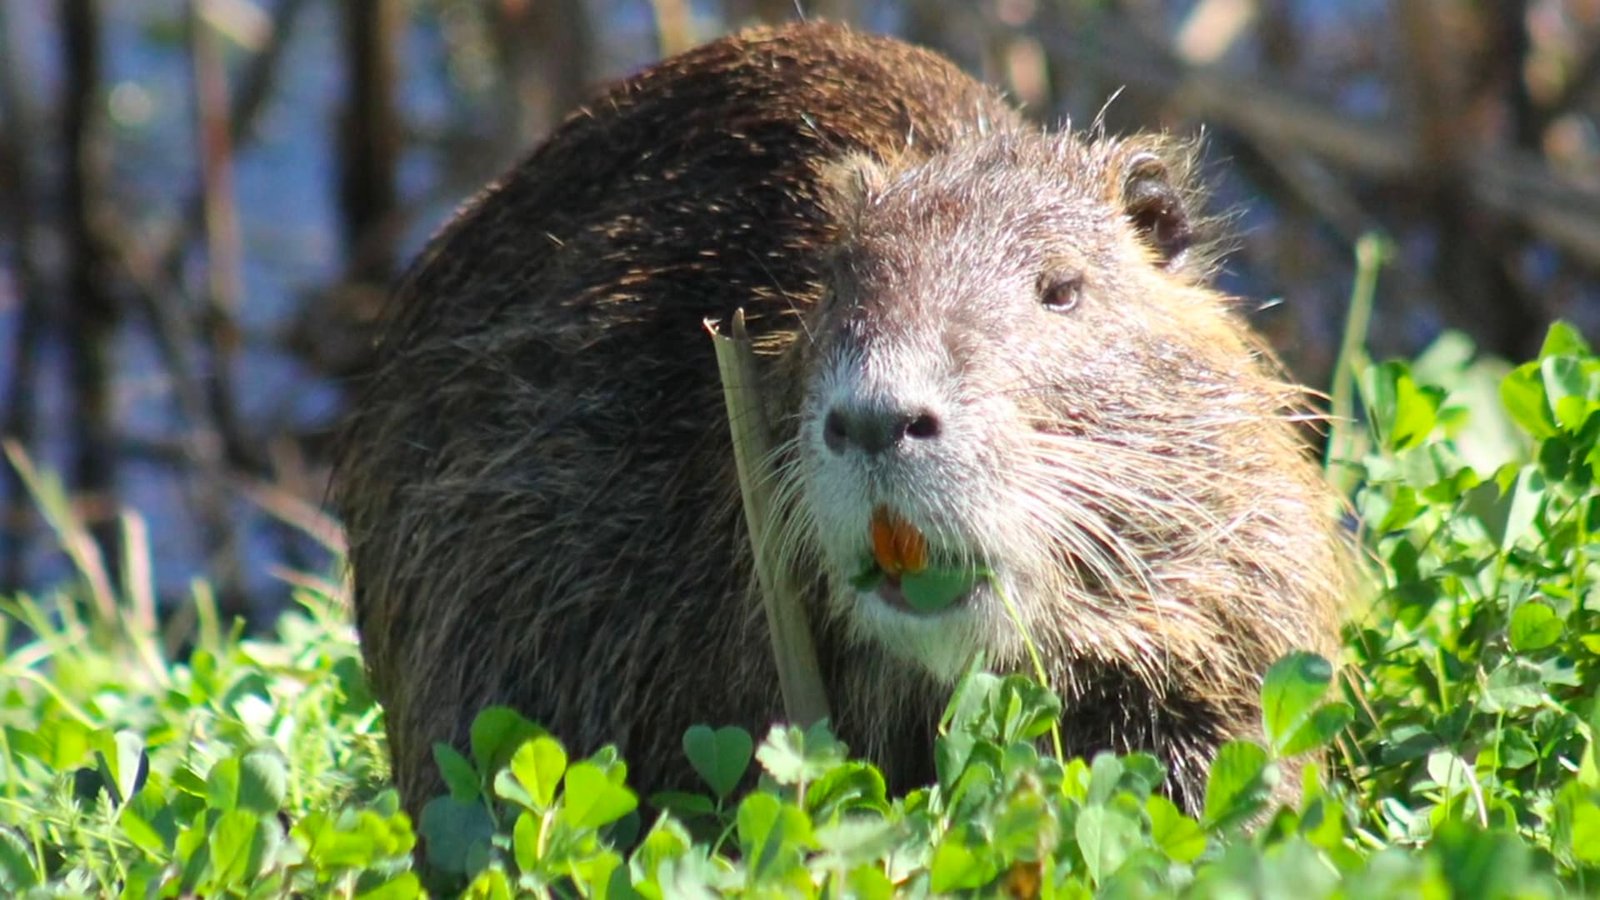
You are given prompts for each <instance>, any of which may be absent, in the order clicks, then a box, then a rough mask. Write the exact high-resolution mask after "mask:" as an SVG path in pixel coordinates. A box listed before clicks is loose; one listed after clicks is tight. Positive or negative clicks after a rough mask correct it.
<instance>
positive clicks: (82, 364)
mask: <svg viewBox="0 0 1600 900" xmlns="http://www.w3.org/2000/svg"><path fill="white" fill-rule="evenodd" d="M61 19H62V21H61V33H62V40H63V45H64V46H63V53H62V59H63V65H64V66H65V71H66V83H65V98H64V102H63V104H62V106H63V110H62V115H61V123H62V131H61V142H62V147H63V152H64V154H65V157H66V159H67V164H66V166H65V170H64V179H63V184H62V206H63V208H64V219H65V224H64V231H65V233H66V243H67V254H66V261H65V268H66V279H65V282H66V291H65V298H64V299H65V305H66V316H65V323H64V324H65V328H66V336H67V339H68V341H69V345H70V346H71V362H70V373H71V374H70V380H71V384H72V394H73V398H74V400H75V402H76V406H77V409H76V415H75V416H74V417H73V425H74V429H73V430H74V435H73V438H74V441H73V443H74V447H73V461H72V465H71V472H72V478H73V482H74V487H75V489H76V490H77V491H79V492H82V493H83V494H84V495H86V496H87V497H89V498H91V499H93V500H96V501H105V500H109V499H110V498H111V497H112V496H113V495H114V485H115V484H116V457H115V455H114V454H113V453H112V452H111V443H112V435H113V432H114V423H113V420H112V414H113V409H112V403H111V383H110V382H111V362H110V352H111V339H112V337H113V335H114V334H115V331H116V327H117V308H116V302H115V301H114V299H113V298H112V296H111V294H110V292H109V291H107V290H106V283H105V275H106V273H105V252H104V242H103V240H102V237H101V235H102V232H101V230H100V229H99V228H98V227H97V210H96V204H97V198H98V197H100V196H102V190H101V186H102V178H101V175H102V170H103V168H104V160H103V159H102V156H103V151H104V147H103V146H101V144H100V140H99V125H98V119H99V116H98V112H99V98H100V36H101V35H100V13H99V9H98V6H97V4H96V3H95V0H66V2H65V3H64V4H63V6H62V16H61ZM108 505H110V506H113V507H114V506H115V503H114V502H113V503H110V504H108ZM90 528H91V531H92V533H93V534H94V537H95V540H96V541H97V542H98V544H99V548H100V551H101V556H102V557H103V558H104V559H105V560H106V565H107V566H115V561H116V555H115V554H114V553H112V552H111V549H112V547H113V546H114V545H115V542H116V525H115V522H114V521H112V519H111V518H109V517H105V518H100V519H98V520H96V521H94V522H91V523H90ZM112 580H113V581H114V580H115V577H113V578H112Z"/></svg>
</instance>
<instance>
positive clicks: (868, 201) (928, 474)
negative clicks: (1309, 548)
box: [794, 133, 1304, 679]
mask: <svg viewBox="0 0 1600 900" xmlns="http://www.w3.org/2000/svg"><path fill="white" fill-rule="evenodd" d="M1191 159H1192V148H1189V147H1186V146H1183V145H1179V144H1175V143H1173V142H1170V141H1168V140H1166V139H1161V138H1135V139H1131V140H1127V141H1118V140H1112V139H1102V140H1096V141H1084V140H1081V139H1079V138H1077V137H1074V136H1068V135H1050V134H1044V133H1028V134H1014V135H1003V136H993V135H991V136H988V137H985V138H982V139H974V140H973V141H972V142H971V143H970V144H968V145H965V146H962V147H959V148H957V149H956V150H954V151H952V152H948V153H944V154H940V155H937V156H935V157H933V158H932V159H923V160H917V161H914V162H910V163H908V164H905V165H897V164H895V163H893V162H889V163H885V162H882V161H878V160H873V159H867V158H855V159H848V160H845V161H844V162H841V163H838V164H836V165H835V166H834V168H833V169H832V170H831V171H829V172H828V173H826V177H825V178H824V184H825V185H827V186H828V188H829V190H830V191H831V196H830V199H829V200H828V203H829V205H828V206H827V208H828V209H829V211H830V213H831V214H832V215H833V216H834V217H835V218H836V221H837V222H838V223H839V225H840V232H841V238H840V241H839V244H838V246H837V250H836V253H835V254H834V256H833V262H832V265H831V266H830V274H829V284H828V285H827V292H826V297H825V299H824V300H823V302H822V303H821V304H820V306H819V307H818V309H817V310H816V312H815V313H814V315H813V316H812V318H811V320H810V321H809V323H808V329H807V336H805V337H802V338H801V343H802V346H801V347H800V348H799V352H800V353H802V354H804V355H805V356H806V357H807V363H806V365H805V366H804V371H805V372H806V373H807V378H808V381H807V383H806V385H805V393H804V398H803V402H802V404H801V409H800V415H799V420H798V434H797V436H796V440H797V444H796V447H797V454H796V455H797V467H796V469H795V470H794V472H795V474H796V475H797V476H798V477H797V479H796V480H795V487H796V490H795V491H794V493H795V494H796V495H797V498H798V503H797V508H798V509H799V511H800V515H799V516H797V517H796V519H797V521H798V523H799V524H798V527H801V528H809V529H810V530H811V531H812V539H813V541H814V543H815V546H817V547H818V548H819V549H820V550H821V553H822V556H823V562H824V565H825V567H826V569H827V570H828V572H829V575H830V581H831V583H832V584H833V589H832V594H833V602H834V604H835V610H834V611H835V613H836V614H839V615H841V616H843V617H844V618H845V620H846V621H847V622H849V623H850V625H851V627H852V628H853V629H854V630H855V632H856V633H857V634H858V635H860V636H862V637H866V638H870V639H873V640H876V641H878V642H880V643H882V644H883V645H884V646H886V647H888V648H890V649H891V651H893V652H896V653H898V654H900V655H902V656H904V657H907V658H909V659H911V660H913V661H915V662H917V663H919V664H921V665H922V666H923V667H924V668H925V669H926V670H927V671H928V672H930V673H931V674H933V675H935V676H936V677H939V678H941V679H953V678H954V677H955V676H957V675H959V674H960V671H961V670H962V669H963V668H964V667H965V666H966V665H967V663H968V661H969V660H970V659H971V657H972V655H973V653H974V652H975V651H978V650H984V651H986V652H987V653H988V654H989V656H990V658H991V659H996V658H998V659H1000V660H1001V661H1002V662H1004V661H1005V660H1016V659H1018V658H1020V654H1021V653H1022V644H1021V642H1020V641H1019V640H1018V639H1017V635H1016V629H1015V626H1014V625H1013V624H1012V623H1011V622H1010V620H1009V619H1008V617H1007V615H1006V613H1005V611H1004V608H1003V606H1002V605H1001V601H1000V599H999V597H998V596H997V595H996V591H995V586H996V585H998V586H1000V587H1001V588H1003V589H1004V590H1005V592H1006V594H1007V595H1008V596H1009V598H1010V599H1011V600H1012V601H1013V602H1014V603H1015V604H1016V606H1017V608H1018V609H1019V611H1020V614H1021V617H1022V619H1023V622H1024V625H1026V626H1027V627H1028V628H1029V631H1030V633H1031V634H1033V636H1034V638H1035V640H1040V641H1044V642H1047V643H1050V644H1054V645H1062V644H1067V645H1072V646H1058V649H1060V650H1077V651H1081V652H1088V653H1104V654H1111V655H1114V654H1116V653H1119V652H1122V651H1124V650H1126V651H1128V652H1133V651H1132V650H1129V649H1128V648H1134V649H1137V647H1139V646H1148V647H1150V648H1151V649H1152V651H1154V655H1156V656H1159V655H1160V652H1159V651H1160V649H1161V648H1162V647H1163V646H1166V645H1170V639H1169V638H1168V637H1167V636H1164V635H1162V634H1160V633H1156V632H1159V631H1160V630H1161V628H1165V627H1177V625H1174V623H1173V622H1172V621H1171V616H1170V615H1169V612H1168V611H1164V610H1163V609H1161V608H1159V607H1162V606H1163V605H1164V604H1167V603H1168V602H1169V599H1171V598H1172V597H1175V596H1176V595H1174V594H1173V592H1174V591H1178V590H1180V583H1181V582H1182V581H1183V580H1184V579H1189V578H1195V577H1199V576H1197V575H1196V572H1197V571H1198V567H1199V565H1201V564H1204V565H1210V566H1212V567H1213V568H1217V563H1218V562H1219V560H1224V559H1226V561H1225V562H1224V563H1223V565H1222V567H1221V568H1222V569H1223V571H1221V572H1214V573H1213V574H1212V576H1210V577H1211V578H1212V580H1213V581H1216V580H1217V579H1218V578H1227V577H1233V575H1238V577H1241V578H1242V577H1245V576H1244V575H1242V574H1240V573H1239V572H1235V571H1233V570H1234V569H1241V570H1242V569H1243V568H1245V567H1247V566H1249V565H1252V564H1253V562H1252V560H1251V559H1250V554H1251V553H1252V551H1251V549H1250V548H1249V547H1248V546H1235V545H1236V544H1238V543H1239V542H1238V541H1236V540H1233V538H1232V537H1231V536H1230V534H1229V529H1230V528H1233V529H1240V528H1241V527H1242V525H1244V524H1247V523H1244V522H1242V519H1243V518H1249V517H1250V515H1251V513H1250V511H1249V510H1248V509H1247V508H1246V507H1247V504H1248V503H1250V502H1257V503H1258V505H1259V506H1261V507H1262V508H1270V507H1273V506H1274V505H1275V504H1279V503H1280V501H1279V500H1278V499H1275V498H1268V499H1264V500H1263V499H1260V498H1258V497H1256V496H1254V491H1253V487H1252V486H1253V485H1254V486H1258V487H1260V488H1261V490H1264V491H1274V490H1278V489H1279V488H1281V487H1282V485H1278V484H1275V483H1270V482H1272V480H1273V479H1275V478H1282V479H1288V480H1289V481H1290V482H1293V481H1295V480H1296V479H1297V478H1298V477H1299V476H1298V475H1295V474H1293V473H1290V474H1281V473H1274V472H1264V473H1260V474H1259V475H1258V474H1257V473H1253V472H1252V468H1255V467H1259V466H1261V465H1263V462H1262V458H1266V459H1268V460H1269V461H1270V464H1271V465H1274V466H1276V467H1277V468H1279V469H1285V468H1286V467H1288V468H1294V467H1297V466H1299V465H1300V463H1298V462H1297V461H1296V460H1295V457H1296V454H1297V451H1296V450H1294V449H1293V447H1292V442H1293V435H1292V433H1291V432H1292V429H1289V428H1288V427H1286V426H1285V425H1284V424H1283V422H1282V421H1281V418H1282V413H1283V411H1284V409H1285V407H1286V405H1287V404H1289V403H1290V402H1292V399H1293V395H1292V389H1289V388H1286V387H1285V386H1284V385H1282V384H1281V383H1280V382H1279V381H1278V380H1277V379H1276V378H1275V377H1274V372H1273V370H1272V367H1271V365H1270V363H1267V364H1263V362H1262V360H1261V356H1262V351H1261V348H1260V347H1259V346H1258V345H1257V344H1256V343H1255V342H1254V340H1253V339H1252V338H1251V337H1250V335H1249V332H1248V329H1247V328H1246V327H1245V326H1244V325H1243V323H1242V322H1241V321H1240V320H1239V318H1238V317H1237V316H1236V315H1235V314H1234V313H1233V312H1232V311H1231V309H1230V304H1229V302H1228V301H1227V299H1226V298H1224V297H1222V296H1220V295H1219V294H1217V293H1215V292H1214V291H1212V290H1210V289H1209V288H1207V287H1205V286H1204V284H1203V281H1204V279H1205V277H1206V275H1207V274H1208V271H1207V270H1208V268H1209V265H1210V259H1209V258H1208V255H1207V247H1206V246H1205V245H1204V243H1203V242H1202V240H1201V239H1200V237H1199V234H1198V232H1199V222H1198V220H1197V219H1196V215H1195V212H1194V206H1193V201H1194V194H1195V191H1194V189H1193V187H1192V185H1191V184H1190V178H1191V175H1190V162H1191ZM1263 435H1265V436H1266V443H1262V440H1263V437H1262V436H1263ZM1285 435H1288V437H1287V439H1286V438H1285ZM1269 445H1270V446H1269ZM1284 458H1286V459H1288V460H1289V462H1281V459H1284ZM1294 471H1295V472H1298V471H1299V469H1298V468H1294ZM1253 479H1255V480H1254V481H1253ZM1278 492H1279V493H1287V494H1288V495H1290V499H1289V500H1288V501H1282V502H1290V503H1296V502H1299V501H1301V500H1303V499H1304V497H1303V492H1298V491H1296V490H1288V491H1282V490H1279V491H1278ZM874 516H877V517H878V521H877V523H876V525H875V524H874V521H873V520H874ZM1291 518H1292V517H1291ZM874 529H879V530H880V531H885V530H887V531H890V532H892V531H895V530H898V531H899V532H900V533H901V534H902V535H905V534H910V535H911V537H910V540H913V541H919V540H920V541H925V547H926V557H927V564H928V565H929V566H932V567H934V568H935V569H943V570H956V571H959V570H961V569H963V568H966V567H971V568H975V569H982V570H986V571H988V572H992V573H993V578H992V579H988V578H983V579H980V580H979V581H978V583H977V585H976V586H975V587H974V588H973V589H972V590H971V591H970V592H968V593H966V594H965V595H964V596H962V597H961V598H960V599H958V600H957V601H955V603H954V604H952V605H951V606H949V607H947V608H945V609H943V610H942V611H938V612H932V613H924V612H918V611H916V610H914V609H912V607H911V606H910V605H908V604H907V603H906V602H905V601H906V597H905V595H904V594H902V593H901V592H900V590H899V588H900V582H899V579H898V578H897V577H896V576H897V575H898V574H899V573H898V572H895V571H893V569H894V568H895V566H894V565H890V566H889V568H888V569H887V570H885V569H883V567H882V566H878V568H879V569H880V571H879V573H878V574H879V576H880V577H878V578H877V579H876V580H874V579H873V578H872V577H871V573H872V571H873V569H874V566H875V562H874V560H875V559H877V560H880V561H881V559H882V555H881V554H877V555H875V554H874V552H873V547H874V543H873V541H874ZM1243 530H1244V531H1252V532H1253V529H1248V528H1246V529H1243ZM877 537H878V539H879V540H880V541H881V540H883V539H884V534H882V533H880V534H878V535H877ZM898 539H899V538H895V537H894V536H893V535H892V534H891V535H890V540H891V542H892V540H898ZM1252 539H1253V536H1252ZM862 573H866V575H867V577H864V578H863V577H855V576H860V575H861V574H862ZM1230 573H1231V574H1230ZM885 574H887V576H888V577H882V576H884V575H885ZM852 579H853V580H854V581H855V584H854V585H852V583H851V582H852ZM863 584H865V586H863ZM1190 601H1192V602H1193V603H1194V604H1196V605H1197V606H1202V607H1203V606H1204V605H1205V603H1206V601H1205V599H1204V598H1194V597H1192V596H1190V597H1187V598H1185V597H1176V600H1175V601H1173V602H1177V603H1179V605H1182V604H1183V603H1184V602H1190ZM1187 612H1193V610H1189V611H1187ZM1151 616H1155V617H1156V618H1157V619H1160V620H1161V621H1162V623H1164V624H1152V622H1151V621H1149V620H1150V617H1151ZM1178 624H1180V625H1181V624H1182V623H1178ZM1119 636H1120V637H1119ZM1113 639H1116V640H1115V641H1114V640H1113ZM1116 641H1120V642H1121V644H1123V645H1125V646H1123V647H1121V648H1120V649H1116V650H1113V649H1107V648H1104V647H1097V646H1096V645H1098V644H1102V643H1105V642H1116Z"/></svg>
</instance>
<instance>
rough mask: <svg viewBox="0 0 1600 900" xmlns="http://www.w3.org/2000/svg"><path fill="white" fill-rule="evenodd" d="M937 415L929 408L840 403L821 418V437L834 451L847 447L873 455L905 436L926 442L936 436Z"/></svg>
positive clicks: (843, 449)
mask: <svg viewBox="0 0 1600 900" xmlns="http://www.w3.org/2000/svg"><path fill="white" fill-rule="evenodd" d="M940 428H941V425H940V424H939V417H938V416H937V415H935V414H934V412H933V411H932V410H929V409H918V410H905V409H897V408H893V407H883V406H866V405H855V404H849V403H843V404H840V405H838V406H835V407H834V408H833V409H830V410H828V415H827V416H826V417H824V418H823V420H822V440H823V443H825V444H827V445H828V449H829V450H832V451H833V452H834V453H844V452H845V451H846V450H849V449H852V448H854V449H856V450H860V451H862V452H863V453H866V454H867V455H868V456H874V455H876V454H879V453H882V452H884V451H885V450H889V449H892V448H894V447H898V446H899V445H900V444H902V443H903V442H904V441H905V440H906V439H908V438H909V439H911V440H917V441H929V440H933V439H934V438H937V437H938V436H939V431H940Z"/></svg>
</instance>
